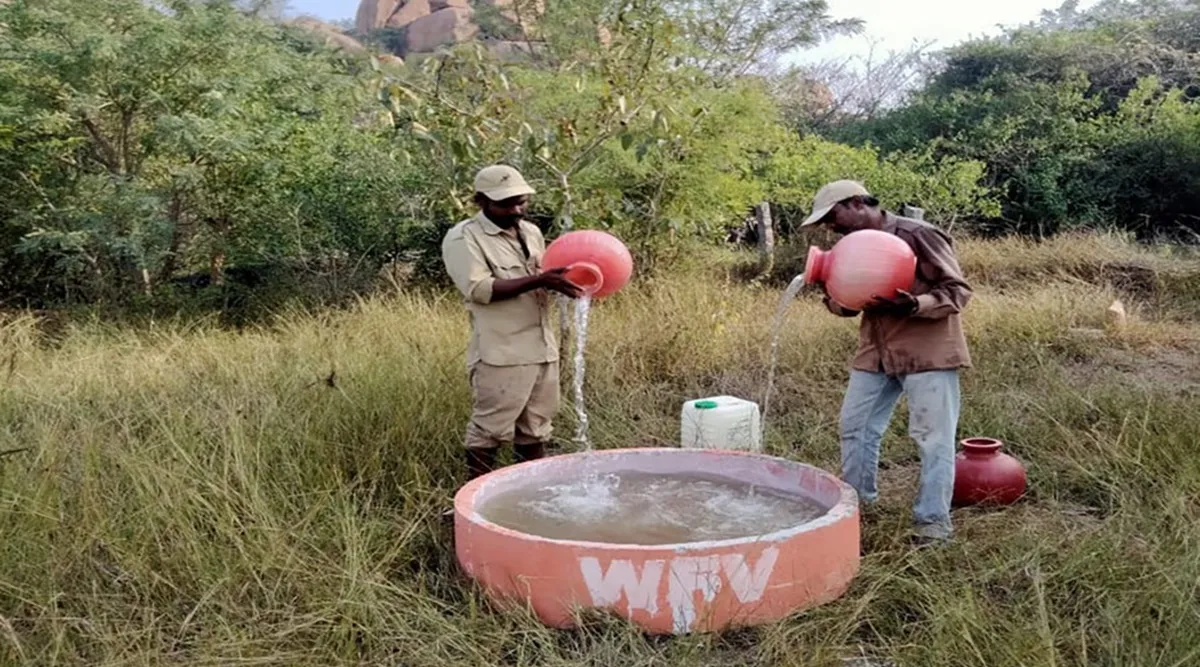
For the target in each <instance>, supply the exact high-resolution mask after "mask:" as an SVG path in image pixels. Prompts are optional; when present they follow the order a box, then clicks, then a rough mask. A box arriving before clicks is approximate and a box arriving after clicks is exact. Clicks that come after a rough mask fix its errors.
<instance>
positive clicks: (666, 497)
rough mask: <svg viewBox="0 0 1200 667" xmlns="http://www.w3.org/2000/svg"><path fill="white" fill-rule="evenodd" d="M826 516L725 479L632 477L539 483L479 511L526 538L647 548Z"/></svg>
mask: <svg viewBox="0 0 1200 667" xmlns="http://www.w3.org/2000/svg"><path fill="white" fill-rule="evenodd" d="M827 511H828V508H827V507H825V506H823V505H821V504H820V503H818V502H817V501H815V500H813V499H811V498H808V497H806V496H803V495H798V494H797V495H793V494H785V493H784V492H782V491H776V490H774V489H769V488H764V487H760V486H755V485H752V484H747V483H745V482H741V481H737V480H734V479H731V478H725V477H720V476H709V475H701V474H681V473H675V474H657V473H642V472H634V471H621V472H615V473H607V474H596V473H593V474H591V475H588V476H585V477H581V478H578V479H571V480H563V481H551V482H550V483H547V482H546V481H545V480H543V481H542V482H541V483H539V484H527V485H524V486H521V487H518V488H515V489H512V490H508V491H503V492H501V493H499V494H497V495H496V496H495V497H493V498H488V499H487V500H485V501H484V502H483V503H482V504H481V506H480V513H481V514H482V515H483V516H484V518H486V519H487V520H488V521H491V522H493V523H496V524H499V525H501V526H504V527H506V528H510V529H512V530H518V531H521V532H523V533H526V534H530V535H538V536H541V537H548V538H551V539H560V540H586V541H590V542H608V543H616V544H650V545H660V544H680V543H686V542H698V541H704V540H727V539H737V538H744V537H753V536H756V535H763V534H766V533H771V532H774V531H777V530H783V529H786V528H791V527H793V526H799V525H800V524H803V523H805V522H808V521H812V520H814V519H816V518H818V517H820V516H821V515H823V514H825V513H826V512H827Z"/></svg>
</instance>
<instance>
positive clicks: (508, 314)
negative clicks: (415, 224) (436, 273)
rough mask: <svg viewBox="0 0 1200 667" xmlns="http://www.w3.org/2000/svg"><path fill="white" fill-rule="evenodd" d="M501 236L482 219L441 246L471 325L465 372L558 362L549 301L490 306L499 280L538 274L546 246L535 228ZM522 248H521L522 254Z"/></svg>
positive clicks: (533, 296) (538, 298)
mask: <svg viewBox="0 0 1200 667" xmlns="http://www.w3.org/2000/svg"><path fill="white" fill-rule="evenodd" d="M518 228H519V233H518V230H516V229H512V230H504V229H501V228H500V227H497V226H496V224H495V223H493V222H492V221H491V220H488V219H487V216H485V215H483V213H479V214H477V215H476V216H475V217H473V218H470V219H468V220H464V221H462V222H460V223H458V224H457V225H455V226H454V227H453V228H451V229H450V231H448V232H446V236H445V238H444V239H443V240H442V261H443V262H444V263H445V265H446V272H447V273H449V274H450V278H451V279H453V280H454V285H455V286H456V287H458V291H459V292H461V293H462V295H463V298H464V300H465V301H466V304H467V312H468V314H469V317H470V321H471V341H470V344H469V345H468V347H467V366H468V367H471V366H474V365H475V364H477V363H480V362H482V363H485V364H488V365H491V366H522V365H526V364H542V363H548V362H552V361H558V336H557V334H556V333H555V331H554V328H553V327H552V326H551V325H550V295H549V294H547V293H546V291H545V290H533V291H530V292H526V293H524V294H522V295H520V296H517V297H515V298H512V299H507V300H505V301H496V302H493V301H492V284H493V283H494V282H495V281H497V280H507V279H509V278H524V277H526V276H532V275H536V274H537V273H538V272H539V271H540V270H541V265H542V256H543V255H544V254H545V252H546V240H545V238H544V237H543V236H542V232H541V230H540V229H538V228H537V227H536V226H534V225H533V224H530V223H528V222H525V221H521V223H520V225H518ZM522 246H524V248H522Z"/></svg>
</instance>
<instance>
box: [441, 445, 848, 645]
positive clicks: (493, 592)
mask: <svg viewBox="0 0 1200 667" xmlns="http://www.w3.org/2000/svg"><path fill="white" fill-rule="evenodd" d="M616 472H627V473H628V472H637V473H650V474H681V473H697V474H708V475H714V474H715V475H720V476H722V477H725V478H729V479H733V480H737V481H740V482H744V483H749V484H754V485H757V486H760V487H765V488H769V489H774V490H776V491H781V492H784V493H790V494H793V495H795V494H802V495H805V496H807V497H809V498H810V499H812V500H814V501H816V502H817V503H819V504H820V505H822V506H823V507H827V508H828V511H827V512H826V513H825V514H823V515H822V516H820V517H819V518H817V519H815V520H813V521H809V522H807V523H803V524H800V525H797V526H794V527H791V528H787V529H784V530H780V531H776V532H773V533H767V534H763V535H754V536H750V537H745V538H741V539H732V540H721V541H710V542H691V543H686V544H670V545H654V546H647V545H637V544H612V543H603V542H580V541H569V540H556V539H548V538H545V537H539V536H536V535H528V534H525V533H521V532H517V531H514V530H510V529H507V528H504V527H502V526H499V525H496V524H494V523H491V522H490V521H488V520H486V519H484V518H483V517H482V516H481V515H480V513H479V511H478V508H479V507H481V506H484V505H485V504H486V502H487V501H488V499H489V498H491V497H494V496H495V494H497V493H501V492H504V491H511V490H513V489H516V488H521V487H525V486H543V485H547V484H555V483H562V482H566V481H570V480H574V479H579V478H582V477H585V476H588V475H593V474H606V473H616ZM454 509H455V550H456V551H457V555H458V562H459V564H460V565H461V566H462V567H463V569H464V570H465V571H466V573H467V574H468V575H469V576H470V577H471V578H473V579H474V580H475V581H477V582H478V583H479V584H480V585H481V586H482V588H483V589H484V590H485V591H486V593H487V595H488V596H489V597H490V598H491V599H492V600H494V601H495V602H497V603H499V604H501V605H513V604H515V605H519V606H525V605H528V606H529V607H531V608H532V610H533V612H534V613H535V614H536V615H537V617H538V618H539V619H540V620H541V621H542V622H543V623H545V624H547V625H549V626H552V627H556V628H569V627H573V626H574V624H575V623H574V621H575V614H576V612H577V611H579V610H583V609H606V610H610V611H613V612H616V613H617V614H619V615H621V616H624V617H626V618H628V619H630V620H631V621H633V622H634V623H635V624H637V625H639V626H641V627H642V628H644V629H645V630H646V631H648V632H651V633H655V634H683V633H688V632H711V631H720V630H723V629H726V628H731V627H737V626H747V625H757V624H761V623H769V622H772V621H776V620H779V619H782V618H784V617H786V616H789V615H790V614H793V613H795V612H797V611H801V610H804V609H808V608H811V607H814V606H817V605H820V604H824V603H826V602H829V601H831V600H834V599H836V598H837V597H839V596H841V595H842V594H843V593H845V591H846V589H847V588H848V587H849V585H850V582H851V580H852V579H853V578H854V577H855V575H856V574H857V573H858V567H859V513H858V499H857V496H856V495H855V493H854V490H853V489H852V488H850V487H849V486H847V485H846V484H845V483H843V482H842V481H841V480H839V479H838V478H836V477H834V476H833V475H831V474H829V473H827V472H825V471H823V470H821V469H819V468H814V467H813V466H809V465H806V464H803V463H797V462H794V461H788V460H785V459H780V458H775V457H770V456H764V455H761V454H751V453H743V452H733V451H721V450H698V449H617V450H606V451H596V452H587V453H580V454H570V455H566V456H556V457H552V458H547V459H542V460H539V461H532V462H529V463H523V464H520V465H515V466H510V467H507V468H502V469H500V470H497V471H496V472H493V473H491V474H489V475H485V476H483V477H480V478H477V479H475V480H473V481H472V482H470V483H468V484H467V485H466V486H464V487H463V488H462V489H460V490H459V492H458V494H457V495H456V496H455V500H454Z"/></svg>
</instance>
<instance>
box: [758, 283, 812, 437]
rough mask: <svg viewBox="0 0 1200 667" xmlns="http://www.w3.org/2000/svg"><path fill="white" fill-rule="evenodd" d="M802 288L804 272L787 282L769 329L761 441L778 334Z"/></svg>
mask: <svg viewBox="0 0 1200 667" xmlns="http://www.w3.org/2000/svg"><path fill="white" fill-rule="evenodd" d="M803 288H804V274H803V273H801V274H800V275H798V276H796V277H795V278H793V279H792V282H791V283H789V284H788V286H787V289H786V290H784V292H783V296H782V297H780V298H779V306H778V308H776V310H775V325H774V327H773V329H772V331H771V366H770V370H768V371H767V393H766V395H765V396H764V397H763V413H762V423H761V428H762V433H761V434H760V435H761V439H762V441H763V442H766V436H767V413H768V412H769V411H770V409H771V393H772V392H773V391H774V390H775V366H776V364H777V363H778V362H779V334H780V332H781V331H782V330H783V317H784V315H786V314H787V307H788V306H789V305H790V304H791V303H792V300H793V299H795V298H796V295H797V294H799V293H800V290H801V289H803Z"/></svg>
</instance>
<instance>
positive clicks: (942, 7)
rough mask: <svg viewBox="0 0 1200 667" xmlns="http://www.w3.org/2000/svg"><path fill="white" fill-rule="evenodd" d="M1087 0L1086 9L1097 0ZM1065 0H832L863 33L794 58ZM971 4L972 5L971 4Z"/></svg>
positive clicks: (300, 9)
mask: <svg viewBox="0 0 1200 667" xmlns="http://www.w3.org/2000/svg"><path fill="white" fill-rule="evenodd" d="M1095 2H1096V0H1084V1H1083V2H1081V3H1080V5H1081V7H1080V8H1081V9H1082V8H1086V7H1089V6H1091V5H1093V4H1095ZM1061 4H1062V1H1061V0H990V1H988V0H985V1H984V2H981V3H979V4H974V3H972V5H973V6H971V5H969V4H968V3H967V2H963V1H962V0H890V1H889V0H829V11H830V14H832V15H833V16H834V18H861V19H865V20H866V22H867V24H866V27H865V32H864V34H863V35H860V36H857V37H839V38H837V39H835V40H832V41H830V42H827V43H825V44H822V45H820V46H818V47H816V48H813V49H809V50H806V51H804V52H802V53H798V54H795V55H793V56H791V57H789V58H788V60H793V61H795V62H814V61H817V60H823V59H826V58H845V57H853V56H865V55H866V54H867V53H868V52H869V50H870V46H871V40H873V39H874V40H878V45H877V46H876V49H880V50H882V52H886V51H887V50H888V49H898V50H899V49H904V48H906V47H907V46H909V45H910V44H912V42H913V40H914V39H916V40H919V41H922V42H924V41H926V40H936V42H937V44H936V45H935V46H937V47H946V46H951V45H953V44H955V43H957V42H961V41H963V40H965V39H968V38H971V37H978V36H983V35H985V34H989V35H991V34H996V33H997V32H999V28H998V27H997V26H998V25H1014V24H1019V23H1024V22H1026V21H1032V20H1035V19H1037V18H1038V17H1039V16H1040V15H1041V12H1042V10H1043V9H1057V8H1058V6H1059V5H1061ZM968 6H970V7H971V8H970V9H967V7H968ZM357 8H358V2H357V0H290V2H289V6H288V10H289V11H288V13H289V14H293V15H294V14H310V15H313V16H317V17H319V18H323V19H326V20H336V19H345V18H353V17H354V13H355V11H356V10H357Z"/></svg>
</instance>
